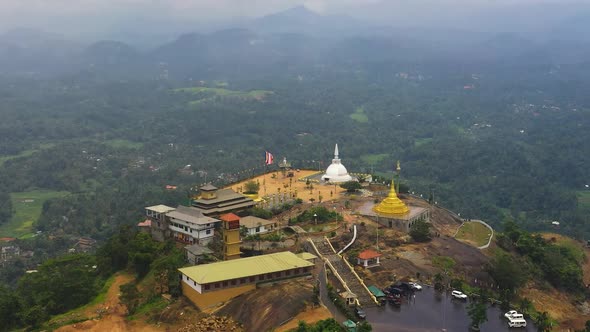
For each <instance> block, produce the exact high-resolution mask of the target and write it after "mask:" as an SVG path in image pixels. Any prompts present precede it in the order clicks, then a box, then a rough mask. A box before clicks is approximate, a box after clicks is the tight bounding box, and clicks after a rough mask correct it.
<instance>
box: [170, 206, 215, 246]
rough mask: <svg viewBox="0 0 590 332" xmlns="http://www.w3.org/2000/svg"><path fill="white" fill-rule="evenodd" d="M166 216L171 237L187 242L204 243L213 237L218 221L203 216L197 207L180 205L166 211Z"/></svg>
mask: <svg viewBox="0 0 590 332" xmlns="http://www.w3.org/2000/svg"><path fill="white" fill-rule="evenodd" d="M166 217H168V228H169V229H170V232H171V235H172V237H173V238H174V239H175V240H176V241H178V242H182V243H187V244H193V243H199V244H206V243H207V242H208V241H209V240H211V239H212V238H213V234H214V228H215V225H216V223H218V222H219V220H217V219H215V218H211V217H207V216H205V215H204V214H203V212H201V211H200V210H199V209H196V208H193V207H188V206H182V205H179V206H178V207H177V208H176V210H174V211H170V212H168V213H166Z"/></svg>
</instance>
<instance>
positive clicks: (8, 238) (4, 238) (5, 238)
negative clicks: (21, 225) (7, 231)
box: [0, 237, 16, 242]
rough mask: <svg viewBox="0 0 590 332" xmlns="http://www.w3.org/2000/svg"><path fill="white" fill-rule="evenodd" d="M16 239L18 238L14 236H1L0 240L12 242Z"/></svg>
mask: <svg viewBox="0 0 590 332" xmlns="http://www.w3.org/2000/svg"><path fill="white" fill-rule="evenodd" d="M14 240H16V238H14V237H0V241H5V242H10V241H14Z"/></svg>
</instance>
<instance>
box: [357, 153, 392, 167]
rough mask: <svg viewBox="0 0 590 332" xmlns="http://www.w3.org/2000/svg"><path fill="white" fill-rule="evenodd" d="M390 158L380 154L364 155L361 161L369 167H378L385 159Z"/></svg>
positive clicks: (385, 154)
mask: <svg viewBox="0 0 590 332" xmlns="http://www.w3.org/2000/svg"><path fill="white" fill-rule="evenodd" d="M387 157H389V154H387V153H380V154H364V155H362V156H361V160H362V161H363V163H365V164H368V165H377V164H378V163H380V162H381V161H382V160H384V159H385V158H387Z"/></svg>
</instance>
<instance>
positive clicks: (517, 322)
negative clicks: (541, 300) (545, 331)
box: [508, 319, 526, 327]
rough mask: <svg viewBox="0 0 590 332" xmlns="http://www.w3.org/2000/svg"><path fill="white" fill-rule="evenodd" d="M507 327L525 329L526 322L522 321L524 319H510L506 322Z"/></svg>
mask: <svg viewBox="0 0 590 332" xmlns="http://www.w3.org/2000/svg"><path fill="white" fill-rule="evenodd" d="M508 326H510V327H526V320H524V319H511V320H510V321H509V322H508Z"/></svg>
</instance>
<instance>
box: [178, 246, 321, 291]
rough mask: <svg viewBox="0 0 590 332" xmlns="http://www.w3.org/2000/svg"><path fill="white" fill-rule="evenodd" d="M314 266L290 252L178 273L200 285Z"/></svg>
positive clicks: (198, 266)
mask: <svg viewBox="0 0 590 332" xmlns="http://www.w3.org/2000/svg"><path fill="white" fill-rule="evenodd" d="M313 265H314V264H313V263H310V262H308V261H306V260H304V259H301V258H299V257H297V256H296V255H295V254H294V253H292V252H290V251H283V252H278V253H274V254H268V255H261V256H253V257H247V258H239V259H232V260H229V261H223V262H217V263H211V264H204V265H196V266H190V267H185V268H181V269H178V271H180V273H182V274H184V275H186V276H188V277H189V278H191V279H193V280H194V281H196V282H197V283H199V284H208V283H212V282H218V281H223V280H230V279H238V278H244V277H251V276H255V275H259V274H264V273H273V272H279V271H284V270H289V269H295V268H301V267H308V266H313Z"/></svg>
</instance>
